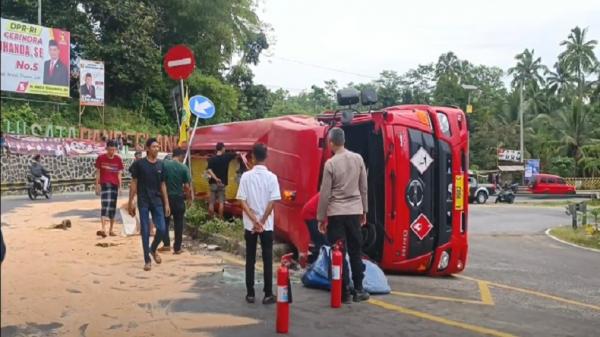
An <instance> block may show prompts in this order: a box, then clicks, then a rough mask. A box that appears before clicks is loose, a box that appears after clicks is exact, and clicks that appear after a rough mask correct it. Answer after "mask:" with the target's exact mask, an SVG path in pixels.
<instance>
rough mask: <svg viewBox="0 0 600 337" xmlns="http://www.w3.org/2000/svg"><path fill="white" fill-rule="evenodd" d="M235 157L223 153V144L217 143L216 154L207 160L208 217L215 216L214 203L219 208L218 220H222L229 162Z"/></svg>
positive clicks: (232, 154)
mask: <svg viewBox="0 0 600 337" xmlns="http://www.w3.org/2000/svg"><path fill="white" fill-rule="evenodd" d="M236 156H237V155H236V154H235V153H233V152H229V153H227V152H225V144H223V143H217V154H216V155H215V156H214V157H212V158H210V159H209V160H208V174H209V175H210V179H209V180H208V183H209V184H210V200H209V204H208V215H210V216H211V217H212V216H213V215H214V214H215V202H216V203H217V204H218V207H219V211H218V212H219V218H221V219H223V208H224V207H223V206H224V203H225V187H227V183H228V174H227V173H228V171H229V162H231V160H232V159H233V158H235V157H236Z"/></svg>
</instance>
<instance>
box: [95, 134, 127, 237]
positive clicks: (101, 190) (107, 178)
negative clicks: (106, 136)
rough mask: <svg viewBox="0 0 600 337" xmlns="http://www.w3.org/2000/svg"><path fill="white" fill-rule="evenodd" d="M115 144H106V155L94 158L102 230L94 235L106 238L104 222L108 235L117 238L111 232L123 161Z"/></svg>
mask: <svg viewBox="0 0 600 337" xmlns="http://www.w3.org/2000/svg"><path fill="white" fill-rule="evenodd" d="M116 151H117V144H115V142H114V141H113V140H109V141H108V142H106V153H105V154H101V155H100V156H98V158H96V195H100V200H101V207H102V210H101V212H100V217H101V218H100V221H101V222H102V230H99V231H98V232H96V235H98V236H101V237H103V238H105V237H106V222H107V221H109V222H110V227H109V230H108V234H109V235H110V236H117V234H115V232H113V226H114V224H115V211H116V209H117V197H118V196H119V188H121V183H122V181H123V180H122V179H123V178H122V172H123V160H121V157H119V155H117V154H116V153H115V152H116Z"/></svg>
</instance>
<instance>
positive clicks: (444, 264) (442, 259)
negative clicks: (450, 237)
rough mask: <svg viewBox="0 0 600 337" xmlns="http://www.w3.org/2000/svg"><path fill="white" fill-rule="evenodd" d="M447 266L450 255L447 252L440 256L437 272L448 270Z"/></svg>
mask: <svg viewBox="0 0 600 337" xmlns="http://www.w3.org/2000/svg"><path fill="white" fill-rule="evenodd" d="M448 264H450V253H448V251H446V250H445V251H443V252H442V255H441V256H440V262H439V263H438V270H444V269H446V268H448Z"/></svg>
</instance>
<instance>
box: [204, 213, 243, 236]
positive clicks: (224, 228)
mask: <svg viewBox="0 0 600 337" xmlns="http://www.w3.org/2000/svg"><path fill="white" fill-rule="evenodd" d="M201 229H202V231H204V232H206V233H210V234H221V235H224V236H226V237H229V238H234V239H236V240H240V241H241V240H243V238H244V224H243V223H242V220H241V219H239V218H236V219H234V220H233V221H226V220H221V219H216V218H215V219H211V220H209V221H208V222H207V223H206V224H205V225H204V226H202V228H201Z"/></svg>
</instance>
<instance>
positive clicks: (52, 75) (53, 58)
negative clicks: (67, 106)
mask: <svg viewBox="0 0 600 337" xmlns="http://www.w3.org/2000/svg"><path fill="white" fill-rule="evenodd" d="M48 53H49V54H50V59H49V60H48V61H46V62H44V84H50V85H60V86H67V85H69V69H68V68H67V66H66V65H64V64H63V63H62V61H61V60H60V48H59V46H58V43H56V41H55V40H50V41H49V42H48Z"/></svg>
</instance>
